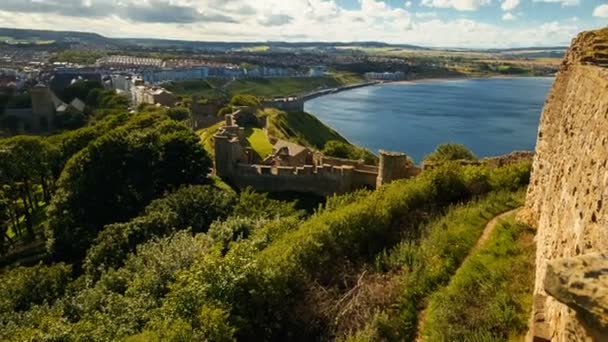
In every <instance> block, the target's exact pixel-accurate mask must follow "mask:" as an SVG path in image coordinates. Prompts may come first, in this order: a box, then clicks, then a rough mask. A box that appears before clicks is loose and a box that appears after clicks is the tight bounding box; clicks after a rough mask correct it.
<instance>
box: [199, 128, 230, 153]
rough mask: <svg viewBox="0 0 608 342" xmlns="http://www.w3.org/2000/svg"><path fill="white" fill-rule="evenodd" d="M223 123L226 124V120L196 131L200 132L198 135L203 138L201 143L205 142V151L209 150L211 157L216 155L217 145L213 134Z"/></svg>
mask: <svg viewBox="0 0 608 342" xmlns="http://www.w3.org/2000/svg"><path fill="white" fill-rule="evenodd" d="M223 125H224V122H223V121H221V122H218V123H217V124H215V125H213V126H210V127H207V128H203V129H201V130H199V131H197V132H196V133H197V134H198V136H199V137H200V138H201V143H202V144H203V148H204V149H205V151H207V153H209V156H210V157H211V158H213V157H214V156H215V147H214V145H213V136H214V135H215V133H216V132H217V131H218V130H219V129H220V128H221V127H222V126H223Z"/></svg>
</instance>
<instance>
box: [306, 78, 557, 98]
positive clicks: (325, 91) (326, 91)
mask: <svg viewBox="0 0 608 342" xmlns="http://www.w3.org/2000/svg"><path fill="white" fill-rule="evenodd" d="M555 76H556V75H544V76H540V75H539V76H528V75H491V76H454V77H450V76H442V77H422V78H415V79H411V80H403V81H389V82H383V81H373V82H366V83H358V84H351V85H346V86H342V87H339V88H329V89H323V90H318V91H316V92H312V93H308V94H306V95H304V96H303V98H304V103H306V102H308V101H310V100H314V99H317V98H319V97H323V96H327V95H332V94H337V93H341V92H343V91H348V90H353V89H358V88H365V87H370V86H383V85H390V84H416V83H426V82H432V81H438V82H442V81H459V80H475V79H511V78H530V77H534V78H540V77H543V78H555Z"/></svg>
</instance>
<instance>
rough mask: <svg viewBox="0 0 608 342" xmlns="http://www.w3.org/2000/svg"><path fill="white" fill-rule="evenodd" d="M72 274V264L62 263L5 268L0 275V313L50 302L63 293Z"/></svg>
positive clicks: (2, 314)
mask: <svg viewBox="0 0 608 342" xmlns="http://www.w3.org/2000/svg"><path fill="white" fill-rule="evenodd" d="M71 274H72V269H71V267H70V266H68V265H65V264H62V263H59V264H55V265H53V266H44V265H42V264H39V265H37V266H33V267H16V268H14V269H11V270H5V271H4V272H3V273H2V275H1V276H0V316H4V315H8V314H10V313H13V312H15V311H26V310H29V309H30V308H31V307H32V306H34V305H37V304H42V303H52V302H53V301H54V300H56V299H57V298H59V297H60V296H61V295H62V294H63V292H64V290H65V287H66V285H67V284H68V283H69V281H70V280H71Z"/></svg>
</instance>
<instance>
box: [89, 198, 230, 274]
mask: <svg viewBox="0 0 608 342" xmlns="http://www.w3.org/2000/svg"><path fill="white" fill-rule="evenodd" d="M235 202H236V196H235V195H234V193H232V192H227V191H223V190H219V189H216V188H214V187H212V186H185V187H182V188H180V189H179V190H177V191H176V192H174V193H172V194H170V195H168V196H166V197H164V198H162V199H159V200H155V201H153V202H152V203H150V205H148V206H147V207H146V209H145V214H144V215H143V216H140V217H137V218H135V219H133V220H131V221H129V222H126V223H115V224H110V225H107V226H105V227H104V229H103V230H102V231H101V232H100V233H99V235H98V236H97V238H96V239H95V243H94V244H93V246H92V247H91V248H90V249H89V250H88V252H87V257H86V259H85V270H86V271H87V273H88V274H91V275H94V274H99V272H100V271H103V270H105V269H107V268H111V267H114V268H116V267H119V266H121V265H122V262H123V261H124V260H125V258H126V256H127V255H128V254H129V253H131V252H133V251H134V250H135V248H136V247H137V245H139V244H141V243H143V242H146V241H148V240H150V239H152V238H154V237H164V236H167V235H169V234H171V233H173V232H175V231H177V230H185V229H191V230H192V231H193V232H196V233H198V232H206V231H207V230H208V229H209V226H210V225H211V223H212V222H213V221H215V220H218V219H224V218H226V217H227V216H228V215H229V213H230V212H231V211H232V208H233V206H234V204H235Z"/></svg>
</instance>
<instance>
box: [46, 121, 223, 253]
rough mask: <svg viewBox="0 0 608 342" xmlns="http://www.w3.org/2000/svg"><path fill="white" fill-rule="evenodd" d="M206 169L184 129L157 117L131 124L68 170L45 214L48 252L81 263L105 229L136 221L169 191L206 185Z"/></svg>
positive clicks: (101, 141) (83, 153)
mask: <svg viewBox="0 0 608 342" xmlns="http://www.w3.org/2000/svg"><path fill="white" fill-rule="evenodd" d="M150 142H154V143H150ZM210 167H211V160H210V159H209V157H208V156H207V154H206V153H205V151H204V150H203V149H202V147H201V146H200V143H199V139H198V137H196V135H194V134H193V132H192V131H190V130H189V129H187V128H186V127H185V126H183V125H181V124H178V123H177V122H175V121H173V120H170V119H168V118H167V117H166V116H160V115H142V116H140V117H137V118H135V119H134V120H132V121H131V122H129V123H128V124H127V125H125V126H123V127H121V128H118V129H115V130H113V131H111V132H109V133H107V134H105V135H104V136H102V137H100V138H99V139H97V140H96V141H94V142H93V143H91V144H90V145H89V146H87V147H85V148H84V149H83V150H81V151H80V152H78V153H77V154H76V155H75V156H73V157H72V158H71V159H70V160H69V162H68V163H67V164H66V166H65V168H64V170H63V172H62V173H61V177H60V178H59V180H58V181H57V190H56V194H55V196H54V197H53V199H52V201H51V204H50V207H49V211H48V213H49V226H48V229H47V231H46V235H47V237H48V239H49V248H50V249H51V250H52V251H53V252H54V253H55V256H56V257H57V258H60V259H64V260H74V258H80V257H82V253H83V251H84V250H86V248H87V247H88V246H89V244H90V242H91V240H92V238H94V236H95V234H96V233H97V232H99V231H100V230H101V228H102V227H103V226H104V225H106V224H109V223H113V222H119V221H124V220H126V219H129V218H131V217H133V216H135V215H136V214H137V213H138V211H140V210H141V209H142V208H143V206H144V205H145V204H147V203H148V202H149V201H150V200H152V199H154V198H158V196H159V195H161V194H162V193H163V192H165V191H167V190H171V189H174V188H177V187H179V186H180V185H182V184H202V183H205V182H208V180H207V178H206V176H207V173H208V172H209V168H210ZM142 170H146V172H142ZM92 193H94V194H96V196H94V197H92V196H90V194H92Z"/></svg>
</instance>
